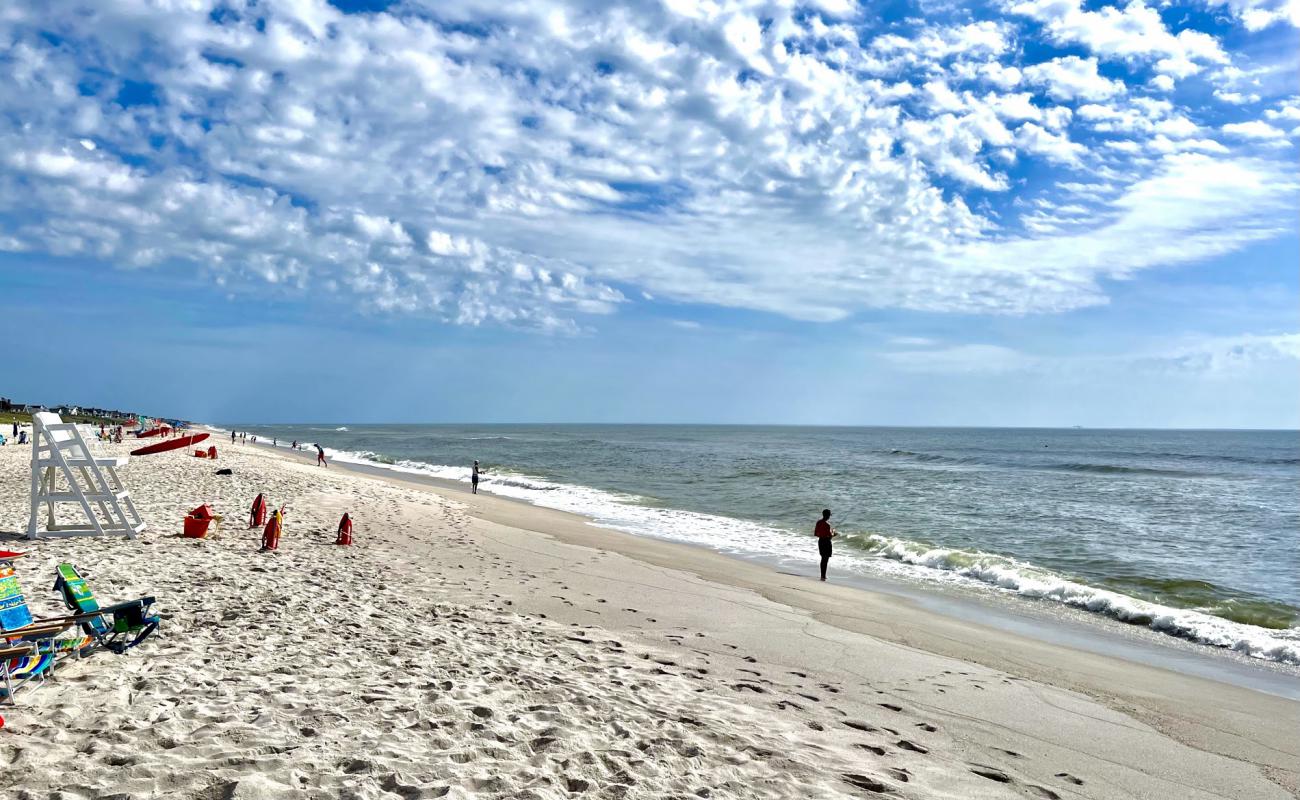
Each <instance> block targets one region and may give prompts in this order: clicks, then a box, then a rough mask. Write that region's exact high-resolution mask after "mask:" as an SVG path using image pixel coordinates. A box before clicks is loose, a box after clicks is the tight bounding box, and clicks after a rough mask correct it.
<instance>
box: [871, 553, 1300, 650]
mask: <svg viewBox="0 0 1300 800" xmlns="http://www.w3.org/2000/svg"><path fill="white" fill-rule="evenodd" d="M854 539H856V540H857V542H858V544H859V546H861V547H862V548H863V549H865V550H867V551H868V552H870V553H873V554H875V555H878V556H880V557H882V558H886V559H891V560H895V561H901V562H903V563H906V564H912V565H915V566H919V567H927V568H929V569H933V570H939V571H942V572H950V573H956V574H958V575H960V576H962V577H965V578H968V579H971V580H974V581H978V582H979V583H983V584H986V585H989V586H994V587H997V588H999V589H1003V590H1006V591H1009V592H1013V593H1015V594H1017V595H1020V596H1021V597H1028V598H1033V599H1039V600H1050V601H1055V602H1058V603H1063V604H1065V605H1068V606H1072V607H1074V608H1081V609H1084V610H1086V611H1091V612H1093V613H1096V614H1103V615H1105V616H1108V617H1111V618H1113V619H1117V620H1119V621H1121V622H1127V623H1129V624H1133V625H1143V626H1146V627H1149V628H1151V629H1152V630H1155V631H1159V632H1161V633H1166V634H1170V635H1172V636H1177V637H1179V638H1182V639H1187V640H1189V641H1193V642H1198V643H1200V644H1208V645H1212V646H1214V647H1222V648H1225V649H1229V650H1234V651H1236V652H1239V653H1243V654H1245V655H1248V656H1251V657H1252V658H1258V659H1263V660H1268V661H1279V662H1283V663H1287V664H1297V665H1300V641H1294V640H1289V639H1286V638H1283V637H1280V636H1275V635H1273V634H1272V633H1271V632H1270V631H1268V630H1265V629H1263V628H1258V627H1256V626H1253V625H1244V624H1241V623H1237V622H1233V621H1232V620H1229V619H1223V618H1221V617H1217V616H1212V615H1210V614H1207V613H1204V612H1202V611H1196V610H1190V609H1178V608H1171V607H1169V606H1163V605H1159V604H1156V603H1148V602H1145V601H1143V600H1139V599H1137V598H1134V597H1130V596H1128V595H1124V594H1120V593H1118V592H1112V591H1108V590H1106V589H1098V588H1096V587H1093V586H1086V585H1084V584H1081V583H1076V582H1074V581H1071V580H1068V579H1066V578H1064V577H1062V576H1060V575H1057V574H1055V573H1053V572H1050V571H1048V570H1044V569H1040V568H1038V567H1034V566H1033V565H1030V564H1026V563H1024V562H1021V561H1017V560H1016V559H1013V558H1007V557H1005V556H998V555H993V554H990V553H979V552H970V551H965V550H956V549H948V548H942V547H929V546H927V545H924V544H921V543H919V542H912V541H908V540H906V539H895V538H892V537H888V536H880V535H877V534H869V535H867V536H865V537H853V536H852V535H850V540H854ZM1290 630H1294V629H1290ZM1288 632H1289V631H1288Z"/></svg>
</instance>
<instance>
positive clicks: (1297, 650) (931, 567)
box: [327, 450, 1300, 665]
mask: <svg viewBox="0 0 1300 800" xmlns="http://www.w3.org/2000/svg"><path fill="white" fill-rule="evenodd" d="M327 453H328V454H329V456H330V457H331V458H332V459H334V460H336V461H340V462H352V463H358V464H365V465H368V466H371V467H379V468H384V469H390V470H393V471H396V472H407V473H413V474H420V475H428V476H431V477H434V478H440V479H443V480H450V481H458V482H461V483H469V480H470V468H469V467H468V466H464V467H462V466H452V465H447V464H429V463H425V462H422V461H411V460H400V461H396V462H393V463H386V462H383V461H378V460H376V459H379V458H382V456H380V455H378V454H376V453H371V452H351V451H346V450H327ZM479 485H480V488H481V489H482V490H483V491H487V492H491V493H492V494H498V495H503V496H506V497H512V498H515V499H519V500H525V501H527V502H530V503H533V504H534V505H538V506H542V507H545V508H552V509H556V510H559V511H567V512H570V513H574V514H581V515H583V516H586V517H588V518H590V519H591V520H592V521H593V522H594V523H595V524H596V525H598V526H600V527H605V528H610V529H613V530H619V531H624V532H626V533H632V534H638V535H642V536H651V537H654V538H658V539H666V540H668V541H675V542H683V543H687V544H694V545H703V546H706V547H709V548H711V549H714V550H718V551H721V552H724V553H730V554H736V555H750V556H754V555H758V556H764V557H773V558H777V559H781V560H783V561H787V562H793V563H815V562H816V560H817V555H816V548H815V547H813V546H812V544H811V539H812V537H811V536H809V537H808V540H807V541H806V542H800V540H799V539H797V538H794V537H793V535H792V533H791V532H790V531H788V530H782V529H779V528H774V527H771V526H768V525H763V524H760V523H757V522H752V521H749V520H741V519H735V518H733V517H723V516H718V515H714V514H702V513H697V512H693V511H681V510H677V509H670V508H655V507H652V506H649V505H643V504H642V503H644V502H645V499H644V498H640V497H636V496H634V495H626V494H619V493H616V492H609V491H604V490H601V489H594V488H591V487H586V486H577V485H573V484H565V483H559V482H556V481H549V480H546V479H543V478H538V477H534V476H531V475H519V474H515V473H500V472H486V473H483V475H482V477H481V478H480V484H479ZM859 542H860V543H862V544H863V545H865V547H864V548H863V549H851V548H849V547H841V548H838V549H837V553H836V564H837V566H838V567H840V568H842V569H849V570H853V571H855V572H859V573H861V574H876V575H879V574H882V573H883V574H888V575H893V576H897V577H905V578H910V579H913V580H920V581H923V582H928V583H934V582H936V581H938V582H949V583H958V584H962V585H966V586H971V587H976V588H980V589H985V590H1002V591H1006V592H1012V593H1015V594H1017V595H1020V596H1022V597H1026V598H1033V599H1041V600H1048V601H1056V602H1060V603H1063V604H1065V605H1068V606H1071V607H1074V608H1080V609H1084V610H1087V611H1091V612H1094V613H1098V614H1104V615H1106V616H1109V617H1112V618H1114V619H1118V620H1123V621H1125V622H1130V623H1134V624H1144V625H1147V626H1148V627H1150V628H1151V629H1153V630H1156V631H1159V632H1162V633H1167V634H1171V635H1174V636H1178V637H1180V638H1183V639H1188V640H1190V641H1194V642H1199V643H1202V644H1207V645H1213V646H1215V647H1223V648H1227V649H1230V650H1235V651H1237V652H1240V653H1244V654H1246V655H1249V656H1251V657H1253V658H1259V659H1263V660H1269V661H1278V662H1282V663H1288V664H1297V665H1300V639H1287V638H1285V635H1286V634H1287V633H1290V631H1288V632H1277V631H1270V630H1268V629H1265V628H1260V627H1257V626H1254V625H1245V624H1242V623H1238V622H1233V621H1231V620H1226V619H1223V618H1221V617H1215V616H1212V615H1209V614H1204V613H1201V612H1197V611H1192V610H1186V609H1175V608H1170V607H1167V606H1161V605H1157V604H1154V603H1147V602H1144V601H1142V600H1138V599H1137V598H1133V597H1129V596H1127V595H1122V594H1119V593H1117V592H1111V591H1107V590H1104V589H1096V588H1093V587H1090V586H1084V585H1082V584H1079V583H1075V582H1073V581H1069V580H1067V579H1065V578H1063V577H1062V576H1059V575H1056V574H1055V573H1052V572H1050V571H1048V570H1044V569H1041V568H1038V567H1035V566H1033V565H1031V564H1026V563H1024V562H1020V561H1017V560H1015V559H1011V558H1006V557H1002V556H996V555H992V554H984V553H969V552H966V551H962V550H951V549H944V548H928V547H926V546H923V545H920V544H918V543H916V542H911V541H908V540H905V539H893V538H890V537H883V536H874V535H873V536H867V537H861V538H859ZM1293 630H1294V629H1293ZM1279 633H1281V634H1282V635H1279ZM1296 634H1297V636H1300V631H1296Z"/></svg>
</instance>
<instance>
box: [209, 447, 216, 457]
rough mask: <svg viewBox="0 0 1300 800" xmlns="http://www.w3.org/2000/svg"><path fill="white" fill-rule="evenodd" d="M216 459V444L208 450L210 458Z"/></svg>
mask: <svg viewBox="0 0 1300 800" xmlns="http://www.w3.org/2000/svg"><path fill="white" fill-rule="evenodd" d="M216 457H217V446H216V445H215V444H214V445H212V446H211V447H209V448H208V458H216Z"/></svg>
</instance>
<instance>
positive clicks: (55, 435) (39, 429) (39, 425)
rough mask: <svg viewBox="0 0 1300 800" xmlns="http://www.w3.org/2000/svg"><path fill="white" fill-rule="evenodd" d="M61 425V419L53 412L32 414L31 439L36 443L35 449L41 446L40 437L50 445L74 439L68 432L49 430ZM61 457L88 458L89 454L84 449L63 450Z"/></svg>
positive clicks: (73, 435) (71, 433) (70, 432)
mask: <svg viewBox="0 0 1300 800" xmlns="http://www.w3.org/2000/svg"><path fill="white" fill-rule="evenodd" d="M62 424H63V418H62V417H60V416H59V415H58V414H55V413H54V412H53V411H38V412H36V413H35V414H32V439H33V441H34V442H35V443H36V446H37V448H39V447H40V445H41V436H42V435H44V436H46V437H48V438H49V440H50V442H51V443H52V444H58V443H61V442H68V441H72V440H73V439H74V438H76V437H75V434H73V432H72V431H70V430H63V431H52V430H49V428H52V427H54V426H55V425H62ZM63 455H64V457H65V458H90V453H88V452H86V450H85V448H84V447H74V448H72V449H69V450H64V451H63Z"/></svg>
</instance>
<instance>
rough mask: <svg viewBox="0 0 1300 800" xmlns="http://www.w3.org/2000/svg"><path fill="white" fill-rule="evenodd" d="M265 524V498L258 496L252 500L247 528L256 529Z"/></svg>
mask: <svg viewBox="0 0 1300 800" xmlns="http://www.w3.org/2000/svg"><path fill="white" fill-rule="evenodd" d="M265 524H266V498H265V497H263V496H262V495H260V494H259V495H258V496H257V497H254V498H253V507H252V508H251V509H249V511H248V527H250V528H258V527H261V526H262V525H265Z"/></svg>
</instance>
